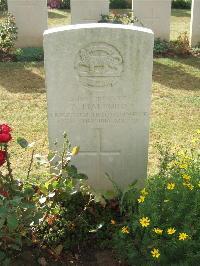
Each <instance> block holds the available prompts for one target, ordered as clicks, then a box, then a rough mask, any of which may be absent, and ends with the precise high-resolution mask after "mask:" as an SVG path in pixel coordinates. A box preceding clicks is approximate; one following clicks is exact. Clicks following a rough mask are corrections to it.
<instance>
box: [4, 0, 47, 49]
mask: <svg viewBox="0 0 200 266" xmlns="http://www.w3.org/2000/svg"><path fill="white" fill-rule="evenodd" d="M8 11H9V12H10V13H12V14H13V15H14V17H15V19H16V24H17V27H18V41H17V43H16V47H42V45H43V33H44V31H45V30H46V29H47V28H48V26H47V20H48V10H47V0H8Z"/></svg>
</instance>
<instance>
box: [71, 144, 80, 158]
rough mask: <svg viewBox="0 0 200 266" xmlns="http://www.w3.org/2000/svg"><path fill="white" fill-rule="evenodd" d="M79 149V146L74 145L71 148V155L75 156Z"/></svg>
mask: <svg viewBox="0 0 200 266" xmlns="http://www.w3.org/2000/svg"><path fill="white" fill-rule="evenodd" d="M79 150H80V147H79V146H75V147H74V148H73V149H72V152H71V154H72V156H75V155H77V154H78V153H79Z"/></svg>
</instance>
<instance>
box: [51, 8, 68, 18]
mask: <svg viewBox="0 0 200 266" xmlns="http://www.w3.org/2000/svg"><path fill="white" fill-rule="evenodd" d="M68 13H69V12H67V13H66V15H63V14H60V13H57V12H56V11H52V10H51V11H49V12H48V18H50V19H61V18H67V15H68Z"/></svg>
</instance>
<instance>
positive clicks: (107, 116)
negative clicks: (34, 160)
mask: <svg viewBox="0 0 200 266" xmlns="http://www.w3.org/2000/svg"><path fill="white" fill-rule="evenodd" d="M146 116H147V112H139V111H134V104H133V99H132V98H131V97H128V96H108V97H104V96H102V97H100V96H98V97H93V99H92V102H88V99H87V97H78V98H76V97H74V98H69V101H68V102H67V104H66V109H65V111H64V112H56V113H53V114H51V117H52V118H54V119H59V120H61V121H65V122H68V123H72V124H78V125H86V126H89V127H96V126H99V127H102V126H108V125H112V126H113V125H115V126H120V125H122V124H129V123H137V122H138V121H140V120H141V119H144V118H145V117H146Z"/></svg>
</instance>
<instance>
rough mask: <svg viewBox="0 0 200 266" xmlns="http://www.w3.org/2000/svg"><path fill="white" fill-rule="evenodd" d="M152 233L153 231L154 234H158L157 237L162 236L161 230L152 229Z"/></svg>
mask: <svg viewBox="0 0 200 266" xmlns="http://www.w3.org/2000/svg"><path fill="white" fill-rule="evenodd" d="M153 231H154V232H155V233H156V234H158V235H162V233H163V230H162V229H160V228H154V229H153Z"/></svg>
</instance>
